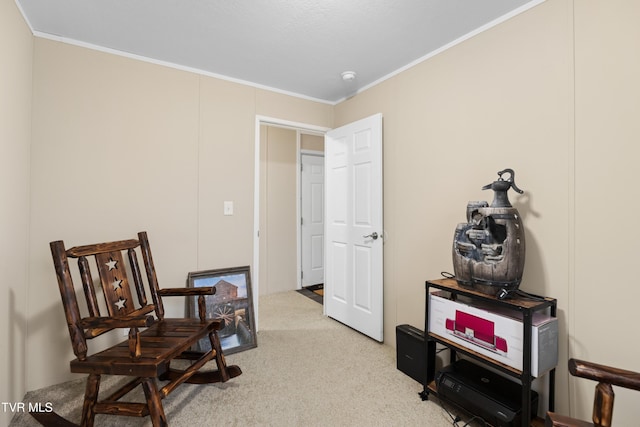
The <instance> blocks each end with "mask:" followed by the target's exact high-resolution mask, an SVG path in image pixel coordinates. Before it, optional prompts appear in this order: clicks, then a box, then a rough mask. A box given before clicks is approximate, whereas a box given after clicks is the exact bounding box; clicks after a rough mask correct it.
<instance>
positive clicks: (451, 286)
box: [420, 279, 557, 426]
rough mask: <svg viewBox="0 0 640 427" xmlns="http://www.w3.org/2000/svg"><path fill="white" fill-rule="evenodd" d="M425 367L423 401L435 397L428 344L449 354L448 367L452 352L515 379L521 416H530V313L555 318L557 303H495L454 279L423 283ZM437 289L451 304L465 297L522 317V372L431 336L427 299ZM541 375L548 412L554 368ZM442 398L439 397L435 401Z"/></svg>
mask: <svg viewBox="0 0 640 427" xmlns="http://www.w3.org/2000/svg"><path fill="white" fill-rule="evenodd" d="M425 288H426V289H425V290H426V292H425V327H424V330H425V340H424V342H425V354H426V357H425V359H426V360H425V361H424V362H425V366H426V369H427V371H426V372H427V375H426V376H425V378H426V379H425V383H424V384H423V386H424V388H423V391H422V393H420V396H421V397H422V399H423V400H427V399H428V398H429V394H433V395H434V396H438V391H437V388H436V384H435V381H434V380H433V379H434V378H435V372H434V371H435V363H433V361H435V357H436V351H435V346H434V345H429V343H430V342H434V341H435V342H436V343H439V344H441V345H444V346H446V347H448V348H449V350H450V360H449V362H450V363H453V362H454V361H455V358H456V352H460V353H461V354H464V355H465V356H467V357H469V358H471V359H475V360H477V361H480V362H482V363H484V364H487V365H489V366H491V367H493V368H494V369H497V370H498V371H500V372H503V373H504V374H507V375H508V376H510V377H513V378H517V379H519V380H520V382H521V383H522V414H523V415H524V414H529V413H531V383H532V382H533V376H532V375H531V342H532V332H531V330H532V328H531V327H532V320H533V313H534V312H536V311H541V310H545V309H549V314H550V315H551V316H552V317H556V310H557V300H555V299H553V298H548V297H540V296H532V298H525V297H521V296H516V297H512V298H508V299H498V298H496V297H493V296H491V295H487V294H484V293H481V292H479V291H476V290H474V289H472V288H469V287H465V286H461V285H459V284H458V282H456V281H455V280H454V279H437V280H427V281H426V283H425ZM432 288H434V289H439V290H442V291H445V292H447V293H448V295H449V298H450V299H452V300H455V299H457V297H458V296H465V297H468V298H471V299H472V300H478V301H483V302H485V303H487V304H488V305H489V306H493V307H503V308H507V309H510V310H514V311H518V312H521V313H522V317H523V322H522V323H523V328H524V330H523V338H524V340H523V360H522V370H518V369H515V368H513V367H511V366H508V365H505V364H503V363H500V362H498V361H496V360H494V359H491V358H490V357H487V356H485V355H483V354H480V353H477V352H475V351H473V350H472V349H470V348H467V347H464V346H461V345H459V344H457V343H455V342H453V341H451V340H448V339H446V338H445V337H442V336H440V335H437V334H434V333H432V332H430V331H429V295H430V292H431V289H432ZM545 375H549V390H548V393H549V403H548V405H549V411H553V410H554V401H555V368H553V369H551V370H550V371H549V372H548V373H546V374H545ZM439 398H442V397H439ZM522 425H523V426H528V425H530V420H529V417H528V416H523V417H522Z"/></svg>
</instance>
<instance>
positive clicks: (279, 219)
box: [252, 117, 329, 328]
mask: <svg viewBox="0 0 640 427" xmlns="http://www.w3.org/2000/svg"><path fill="white" fill-rule="evenodd" d="M327 130H329V129H328V128H323V127H317V126H313V125H306V124H301V123H294V122H289V121H284V120H279V119H273V118H266V117H257V118H256V147H255V153H256V158H255V182H254V203H255V206H254V209H255V211H254V231H255V234H254V262H253V274H252V276H253V279H252V282H253V287H254V307H256V320H258V319H259V314H258V313H259V304H258V297H259V296H260V295H266V294H270V293H275V292H282V291H286V290H296V289H300V288H301V287H302V283H303V281H302V278H303V274H302V268H303V267H302V264H303V261H305V260H306V258H305V257H304V256H303V254H302V250H303V247H304V246H303V244H302V242H301V239H302V220H301V218H302V210H303V207H302V202H301V196H302V194H301V193H302V188H301V187H302V182H301V180H302V169H301V164H302V157H303V155H315V157H320V156H321V155H323V154H324V133H325V132H326V131H327ZM315 192H316V195H315V199H316V201H317V200H318V194H317V193H318V189H317V187H316V189H315ZM322 199H323V197H321V198H320V200H322ZM315 209H316V215H317V212H318V209H319V208H318V206H317V202H316V206H315ZM319 211H320V212H322V213H323V209H322V208H320V209H319ZM315 240H316V242H317V241H318V238H317V237H316V238H315ZM320 249H321V250H322V248H320ZM319 253H321V252H318V248H317V243H316V249H315V253H314V255H312V256H315V257H316V262H315V266H316V267H317V264H318V262H317V261H318V258H317V257H318V254H319ZM322 258H323V257H322ZM322 261H323V259H322ZM312 264H313V263H312ZM257 328H259V326H257Z"/></svg>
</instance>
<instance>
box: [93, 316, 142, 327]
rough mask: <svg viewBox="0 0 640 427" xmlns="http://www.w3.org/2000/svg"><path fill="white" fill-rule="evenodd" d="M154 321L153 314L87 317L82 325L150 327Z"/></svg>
mask: <svg viewBox="0 0 640 427" xmlns="http://www.w3.org/2000/svg"><path fill="white" fill-rule="evenodd" d="M154 322H155V319H154V318H153V316H122V317H85V318H84V319H82V320H81V321H80V326H81V327H82V328H84V329H111V328H148V327H149V326H151V325H153V323H154Z"/></svg>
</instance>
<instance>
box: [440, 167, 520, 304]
mask: <svg viewBox="0 0 640 427" xmlns="http://www.w3.org/2000/svg"><path fill="white" fill-rule="evenodd" d="M506 173H508V174H509V178H508V179H506V180H505V179H504V178H503V177H502V176H503V175H504V174H506ZM510 188H513V189H514V190H515V191H516V192H518V193H520V194H522V193H523V191H522V190H520V189H519V188H518V187H516V184H515V173H514V171H513V170H512V169H504V170H502V171H500V172H498V180H497V181H494V182H492V183H491V184H487V185H485V186H484V187H482V189H483V190H488V189H491V190H493V192H494V198H493V202H492V203H491V205H489V204H488V203H487V202H486V201H479V202H474V201H470V202H469V203H468V204H467V222H466V223H461V224H458V226H457V227H456V231H455V234H454V237H453V269H454V273H455V279H456V281H457V282H458V283H459V284H460V285H463V286H469V287H472V288H474V289H476V290H478V291H479V292H482V293H486V294H489V295H494V296H499V297H505V296H507V295H508V294H509V293H510V292H511V291H514V290H517V289H518V287H519V286H520V282H521V281H522V274H523V272H524V258H525V239H524V227H523V224H522V220H521V219H520V214H519V213H518V210H517V209H516V208H514V207H513V206H511V203H510V202H509V197H508V195H507V191H509V189H510Z"/></svg>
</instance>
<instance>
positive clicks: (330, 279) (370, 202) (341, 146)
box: [324, 114, 383, 342]
mask: <svg viewBox="0 0 640 427" xmlns="http://www.w3.org/2000/svg"><path fill="white" fill-rule="evenodd" d="M325 195H326V196H325V213H326V214H325V222H326V226H325V250H326V256H325V284H324V305H325V313H326V314H327V315H328V316H330V317H332V318H334V319H336V320H338V321H340V322H342V323H344V324H346V325H347V326H350V327H352V328H353V329H355V330H357V331H360V332H362V333H363V334H365V335H368V336H370V337H371V338H373V339H375V340H378V341H380V342H382V340H383V281H382V266H383V260H382V256H383V247H382V246H383V245H382V235H383V228H382V227H383V223H382V115H381V114H376V115H374V116H371V117H368V118H365V119H362V120H359V121H357V122H353V123H350V124H348V125H345V126H343V127H340V128H338V129H334V130H331V131H329V132H328V133H327V134H326V135H325Z"/></svg>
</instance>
